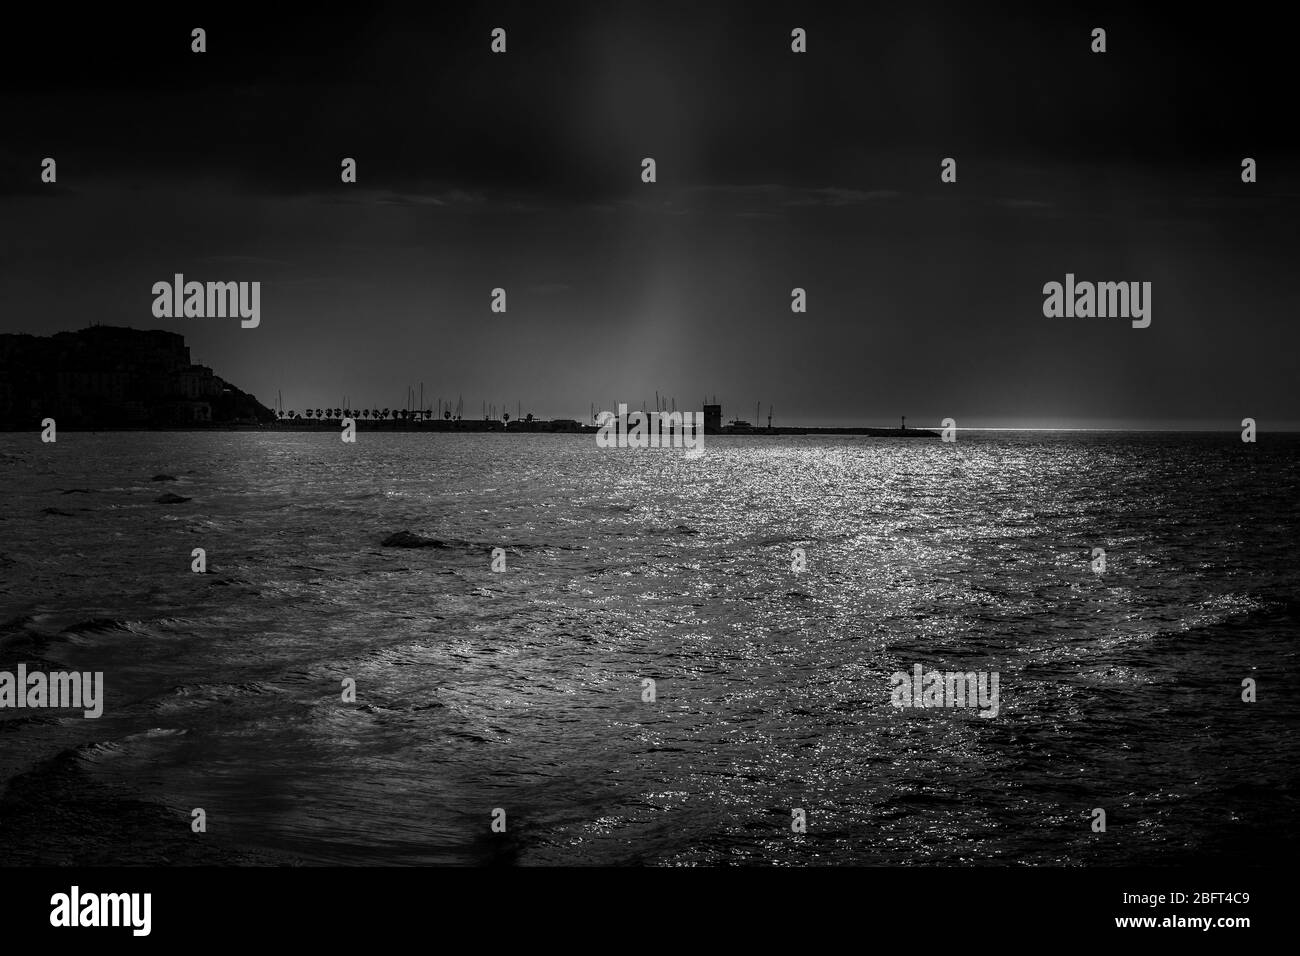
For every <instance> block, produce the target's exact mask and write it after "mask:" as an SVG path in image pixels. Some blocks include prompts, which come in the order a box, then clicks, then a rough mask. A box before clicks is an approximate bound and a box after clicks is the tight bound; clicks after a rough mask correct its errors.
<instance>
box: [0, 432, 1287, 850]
mask: <svg viewBox="0 0 1300 956" xmlns="http://www.w3.org/2000/svg"><path fill="white" fill-rule="evenodd" d="M160 472H162V473H167V474H170V475H174V476H176V477H177V478H178V479H179V480H178V481H175V482H166V483H161V482H159V483H155V482H153V481H151V480H150V479H151V477H152V476H153V475H155V474H156V473H160ZM0 483H2V485H3V504H2V505H0V669H8V670H13V669H14V668H15V667H16V665H17V663H18V662H19V661H23V662H26V663H27V665H28V668H29V670H34V669H45V670H65V669H76V670H80V671H103V672H104V674H105V681H106V685H107V689H106V697H107V700H106V704H105V713H104V716H103V717H102V718H100V719H99V720H86V719H84V718H82V717H80V716H70V715H69V713H70V712H67V711H40V712H36V711H31V710H21V711H20V710H9V709H6V710H0V780H2V781H3V782H4V783H5V784H6V789H5V791H4V795H3V798H0V862H36V861H40V862H89V863H110V862H159V861H163V860H166V861H171V862H222V861H236V862H252V861H274V862H281V861H302V862H305V863H411V864H425V863H486V862H515V863H523V864H564V863H575V864H604V863H656V864H699V863H711V864H716V863H727V862H736V863H778V864H805V863H812V864H816V863H856V864H907V863H943V864H965V863H984V862H999V863H1025V864H1051V863H1069V864H1130V863H1180V862H1187V861H1190V860H1205V859H1215V858H1220V859H1224V858H1228V857H1236V858H1246V859H1251V858H1258V859H1261V860H1262V859H1264V858H1267V857H1269V856H1272V855H1274V854H1276V853H1278V852H1281V848H1282V847H1284V846H1286V845H1290V846H1291V847H1292V848H1294V847H1295V845H1296V843H1297V825H1296V823H1295V821H1296V809H1297V806H1296V803H1297V801H1296V790H1295V783H1296V771H1295V756H1296V753H1295V747H1294V745H1293V744H1292V734H1293V732H1294V730H1295V728H1296V718H1295V714H1296V706H1297V702H1298V700H1300V694H1297V691H1296V688H1295V680H1296V677H1297V673H1296V651H1295V647H1296V637H1297V634H1298V633H1300V613H1298V611H1300V560H1298V559H1297V557H1296V541H1297V537H1298V535H1297V531H1298V530H1300V513H1298V511H1297V491H1298V490H1300V440H1298V439H1297V438H1294V437H1287V436H1284V437H1277V436H1267V435H1265V436H1262V437H1261V441H1260V443H1259V444H1257V445H1245V444H1243V443H1242V442H1241V441H1240V440H1239V439H1238V437H1237V436H1236V435H1235V433H1225V434H1224V435H1221V436H1196V435H1113V434H1112V435H1081V434H1060V433H1058V434H1047V433H1038V434H1027V433H1021V434H1006V433H1004V434H984V435H979V434H970V433H962V436H961V440H960V441H959V442H957V443H956V444H955V445H947V444H942V443H940V442H938V441H934V442H928V441H922V440H913V441H900V440H889V439H869V438H835V439H829V438H825V439H824V438H775V439H772V438H762V437H752V438H721V437H718V438H714V437H711V438H710V439H709V440H708V442H707V445H706V453H705V455H704V456H703V457H702V458H700V459H698V460H691V459H688V458H686V457H685V455H684V453H682V452H681V451H671V450H662V451H639V452H638V451H635V450H633V451H628V450H621V451H618V450H601V449H598V448H596V447H595V444H594V440H593V439H592V438H591V437H590V436H561V435H536V436H514V435H486V434H475V435H461V436H457V435H452V434H445V435H427V436H424V435H411V434H377V433H365V432H363V433H362V434H361V435H360V436H359V437H358V442H357V444H356V445H355V446H349V445H344V444H343V443H341V442H339V441H338V439H337V437H335V436H332V435H325V434H310V433H262V434H259V433H210V434H207V433H204V434H197V433H160V434H101V435H89V434H74V433H65V434H63V435H61V436H60V438H59V442H58V443H57V445H42V444H41V443H40V442H39V438H38V436H36V435H34V434H31V435H28V434H23V435H13V434H9V435H2V436H0ZM165 492H171V493H173V494H178V495H184V496H189V497H191V498H192V499H193V500H191V501H189V502H187V503H184V504H172V505H168V504H159V503H156V502H155V499H156V498H157V497H158V496H159V495H161V494H163V493H165ZM45 509H55V513H46V511H45ZM59 512H62V513H59ZM403 529H410V530H411V531H413V532H416V533H418V534H422V535H425V536H428V537H431V538H436V539H439V540H440V541H442V542H444V543H445V544H446V545H447V546H446V547H441V548H425V549H420V550H407V549H397V548H389V547H382V546H381V545H380V542H381V541H383V540H384V538H385V537H386V536H387V535H389V534H391V533H392V532H395V531H399V530H403ZM196 547H201V548H204V549H206V551H207V555H208V561H209V563H210V567H209V572H210V573H208V574H206V575H198V574H194V573H192V572H191V571H190V562H191V556H190V554H191V550H192V549H193V548H196ZM495 547H502V548H504V549H505V550H506V552H507V557H506V561H507V570H506V572H504V573H494V572H493V571H492V570H491V568H490V563H491V551H492V549H493V548H495ZM1094 547H1103V548H1105V549H1106V551H1107V570H1106V573H1104V574H1101V575H1099V574H1096V573H1094V572H1093V571H1092V569H1091V567H1090V560H1091V552H1092V549H1093V548H1094ZM795 548H803V549H804V550H805V552H806V554H807V560H808V570H807V572H806V573H803V574H799V575H796V574H794V573H792V572H791V570H790V569H791V561H792V551H793V549H795ZM914 663H920V664H923V665H925V666H926V668H927V669H928V668H930V667H934V668H938V669H961V670H984V671H998V672H999V673H1000V675H1001V702H1000V703H1001V712H1000V714H999V715H998V717H996V718H994V719H981V718H979V717H977V716H976V712H975V711H973V710H968V711H960V710H945V711H935V710H901V709H896V708H894V707H891V706H890V696H889V681H888V678H889V675H890V673H892V672H894V671H897V670H910V668H911V666H912V665H913V664H914ZM349 677H350V678H353V679H355V681H356V686H357V694H358V700H357V703H356V704H350V703H344V702H343V701H342V699H341V682H342V681H343V679H344V678H349ZM646 677H650V678H653V679H654V680H655V681H656V682H657V695H658V697H657V700H656V701H655V702H654V703H645V702H643V701H642V685H641V681H642V679H643V678H646ZM1246 677H1252V678H1255V679H1256V680H1257V681H1258V686H1259V700H1258V702H1257V703H1254V704H1247V703H1243V702H1242V700H1241V681H1242V679H1243V678H1246ZM196 807H201V808H203V809H204V810H205V811H206V814H207V825H208V832H207V833H205V834H201V835H196V834H193V833H191V830H190V819H191V816H190V812H191V810H192V809H193V808H196ZM497 807H500V808H504V809H505V810H506V814H507V826H508V831H507V833H506V834H493V833H491V832H490V829H489V825H490V823H491V813H492V810H493V808H497ZM794 807H800V808H804V809H805V810H806V811H807V814H808V827H809V832H808V833H807V835H804V836H799V835H795V834H793V833H791V832H790V821H791V808H794ZM1094 807H1102V808H1105V809H1106V810H1107V814H1108V821H1107V822H1108V828H1107V832H1106V833H1105V834H1096V833H1093V832H1092V831H1091V829H1090V821H1091V816H1090V813H1091V810H1092V809H1093V808H1094ZM1257 855H1258V856H1257Z"/></svg>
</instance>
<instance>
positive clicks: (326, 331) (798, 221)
mask: <svg viewBox="0 0 1300 956" xmlns="http://www.w3.org/2000/svg"><path fill="white" fill-rule="evenodd" d="M458 6H459V9H456V10H444V9H441V8H440V7H436V6H430V7H427V8H426V9H424V10H423V12H421V13H419V14H417V15H412V14H411V13H410V12H409V11H398V10H395V9H393V10H386V9H385V8H383V7H375V6H373V5H358V6H356V7H355V8H353V9H351V10H350V11H339V12H337V13H334V12H330V11H328V10H327V9H326V8H318V9H316V10H315V11H313V12H305V13H304V14H303V15H302V16H301V18H299V19H289V18H285V19H283V20H268V19H267V16H268V15H267V14H266V12H265V8H264V7H254V8H251V10H250V12H249V13H248V15H236V14H231V13H230V12H228V10H227V8H226V7H224V6H223V7H222V10H224V11H227V12H224V13H213V14H212V15H208V14H206V13H202V12H200V13H193V12H189V11H184V10H177V9H171V10H170V11H168V12H165V13H163V14H160V15H158V16H153V17H149V16H145V15H139V18H138V19H137V15H136V14H134V13H133V14H131V15H130V16H126V15H125V14H123V13H121V12H120V11H118V12H111V11H109V12H105V13H104V14H102V15H97V16H96V17H91V18H86V17H85V16H83V15H82V14H80V13H77V14H75V17H76V19H75V22H74V21H73V17H74V15H73V14H72V13H71V12H69V14H68V17H69V22H68V23H67V24H61V23H53V24H52V23H51V22H50V20H49V11H48V9H47V10H39V9H35V8H33V9H31V10H28V11H26V12H25V13H20V14H17V15H16V16H17V19H16V20H15V21H14V22H13V23H12V24H11V25H10V26H9V27H8V28H6V30H5V31H4V33H3V36H2V37H0V80H3V84H2V89H3V90H4V93H3V94H0V107H2V108H3V114H2V115H3V116H4V118H5V130H4V135H3V138H0V177H2V179H0V332H32V333H40V334H48V333H51V332H54V331H59V330H64V329H75V328H80V327H84V326H85V325H86V324H87V323H89V322H103V323H109V324H120V325H130V326H134V327H136V328H168V329H173V330H176V331H180V332H182V333H183V334H184V335H185V337H186V340H187V342H188V343H189V344H190V346H191V352H192V355H193V357H194V359H195V360H196V361H199V362H202V363H204V364H207V365H210V366H212V367H213V369H214V370H215V371H216V372H217V374H219V375H221V376H223V377H225V378H227V379H229V380H231V381H232V382H234V383H235V384H237V385H239V386H240V387H242V388H245V389H247V390H249V391H252V392H253V393H254V394H255V395H257V397H258V398H260V399H261V400H262V401H263V402H265V403H267V404H270V405H274V403H275V399H276V391H277V389H281V390H283V394H284V404H285V407H286V408H298V409H301V408H305V407H308V406H310V407H317V406H326V405H329V406H338V405H341V404H342V403H343V400H344V397H345V396H347V397H349V398H350V399H351V403H352V404H353V405H355V406H356V407H375V406H379V407H382V406H389V407H401V406H402V405H403V404H404V403H405V395H406V386H407V385H408V383H409V384H418V383H419V382H421V381H423V382H424V387H425V396H426V400H427V403H428V404H433V403H434V402H436V399H437V397H438V396H442V397H443V398H451V399H453V400H454V399H455V398H456V397H457V396H459V395H463V396H464V399H465V403H466V407H467V412H469V413H471V414H475V415H476V414H477V413H478V410H479V408H480V404H481V402H483V401H490V402H495V403H497V404H498V405H505V406H507V407H508V408H509V409H510V411H511V412H512V413H513V411H514V407H515V402H516V401H517V400H518V401H520V402H522V404H523V406H524V411H533V412H535V413H536V414H538V415H540V416H543V417H550V416H569V417H577V418H583V419H585V418H586V417H587V416H588V414H589V407H590V405H591V404H592V403H595V405H596V407H597V409H601V408H612V407H613V405H614V404H615V403H616V402H619V401H625V402H628V403H629V404H632V405H634V406H638V407H639V406H640V403H641V401H642V400H647V401H649V402H651V404H653V399H654V391H655V389H656V388H657V389H659V390H660V392H661V393H663V394H665V395H671V396H676V399H677V402H678V407H679V408H692V407H693V408H698V407H699V405H700V403H701V401H702V400H703V398H704V396H705V395H709V396H712V395H714V394H716V395H717V396H718V398H719V400H720V401H722V403H723V410H724V414H725V416H726V417H727V418H730V417H732V416H740V417H745V418H751V417H752V416H753V412H754V406H755V403H756V402H759V401H761V402H762V409H763V416H764V417H766V414H767V408H768V405H769V404H770V405H773V406H775V412H776V414H775V420H776V422H777V423H778V424H780V423H786V424H794V423H805V424H816V423H826V424H841V423H860V424H892V423H894V422H896V421H897V419H898V416H899V415H902V414H905V415H907V416H908V421H909V424H915V425H918V426H919V425H922V424H937V423H938V421H939V420H940V419H941V418H944V417H953V418H955V419H957V422H958V424H959V425H960V426H967V427H979V426H1015V425H1031V426H1032V425H1037V426H1051V425H1070V426H1123V425H1129V426H1135V427H1158V426H1168V425H1175V426H1182V427H1222V428H1225V429H1236V428H1238V423H1239V422H1240V420H1241V419H1242V418H1243V417H1245V416H1252V417H1254V418H1256V419H1257V420H1258V421H1259V422H1260V427H1261V428H1268V427H1300V411H1298V410H1297V407H1296V402H1295V395H1296V391H1297V390H1296V387H1295V383H1296V381H1297V380H1298V379H1300V374H1298V373H1300V368H1298V366H1300V359H1298V358H1297V354H1298V350H1297V346H1298V345H1300V334H1297V331H1296V321H1297V312H1298V311H1300V310H1298V309H1297V306H1300V293H1298V292H1297V288H1296V285H1295V283H1294V281H1293V278H1292V276H1293V274H1294V272H1295V267H1296V263H1297V252H1300V240H1298V239H1297V236H1300V229H1298V228H1297V225H1298V224H1297V217H1296V213H1297V209H1298V208H1300V207H1298V205H1297V199H1298V198H1300V176H1298V175H1297V170H1298V169H1300V166H1298V164H1297V158H1298V153H1300V151H1298V150H1297V148H1296V131H1295V121H1294V113H1295V104H1294V101H1293V93H1294V82H1293V78H1292V72H1291V71H1292V69H1293V64H1294V54H1293V53H1292V52H1290V51H1289V50H1287V48H1286V45H1285V44H1286V43H1287V42H1288V41H1289V35H1288V34H1285V33H1284V32H1283V31H1281V30H1280V29H1275V28H1271V27H1269V26H1268V25H1267V24H1265V23H1263V22H1260V21H1257V22H1250V23H1241V24H1235V23H1230V22H1224V21H1225V19H1226V18H1227V15H1226V14H1223V15H1220V16H1219V17H1217V18H1209V17H1207V18H1206V19H1205V20H1204V21H1203V22H1197V23H1182V24H1179V23H1173V22H1170V21H1166V20H1163V19H1158V18H1149V19H1145V20H1144V19H1141V18H1135V17H1134V16H1133V15H1132V14H1123V13H1107V12H1106V11H1105V10H1104V9H1103V8H1099V7H1097V6H1096V5H1093V4H1090V5H1087V6H1085V7H1082V8H1079V9H1076V10H1071V9H1069V8H1067V7H1057V5H1053V7H1054V9H1050V10H1049V9H1046V8H1044V6H1043V5H1038V6H1026V7H1024V8H1023V9H1022V10H1021V11H1020V12H1017V13H1014V14H1012V13H998V14H996V15H993V14H991V13H989V12H988V11H985V12H984V13H983V14H980V13H979V11H973V10H970V9H966V7H969V6H971V5H955V4H954V5H949V7H948V8H947V9H945V8H944V7H941V6H937V5H936V6H930V5H926V4H920V3H908V4H905V5H902V7H901V8H900V9H896V10H888V11H879V10H873V9H870V8H869V7H867V6H866V5H858V7H857V8H856V9H853V8H849V6H848V5H847V4H837V5H834V6H832V5H824V6H818V5H811V4H807V3H789V4H779V3H767V4H755V3H752V2H748V3H731V4H722V3H711V4H703V3H695V4H673V3H666V2H654V3H649V2H647V3H641V4H635V5H634V4H619V3H612V2H604V3H598V4H590V5H579V4H557V5H555V6H556V7H557V8H559V10H558V12H557V11H556V10H549V11H546V10H539V9H538V7H540V6H542V5H540V4H536V3H527V4H499V3H498V4H487V5H472V4H471V5H458ZM547 6H550V5H547ZM836 7H841V8H842V9H836ZM200 9H201V8H200ZM214 10H215V8H214ZM24 18H26V19H24ZM1238 19H1243V20H1245V19H1250V17H1248V16H1247V15H1246V14H1242V16H1241V17H1239V18H1238ZM196 26H201V27H204V28H205V29H206V30H207V44H208V52H206V53H204V54H194V53H191V52H190V43H191V40H190V31H191V29H192V28H193V27H196ZM497 26H500V27H503V28H505V29H506V30H507V44H508V52H507V53H506V54H504V55H493V54H492V53H491V52H490V51H489V42H490V37H489V33H490V31H491V29H492V28H493V27H497ZM1097 26H1100V27H1105V28H1106V29H1107V45H1108V52H1106V53H1105V54H1093V53H1091V52H1090V44H1091V37H1090V32H1091V30H1092V29H1093V28H1094V27H1097ZM794 27H803V28H805V29H806V30H807V34H808V53H806V54H803V55H796V54H794V53H792V52H791V51H790V31H791V29H793V28H794ZM45 156H51V157H54V158H55V159H56V160H57V163H58V183H57V185H54V186H50V185H45V184H42V183H41V182H40V179H39V177H40V163H41V159H42V158H43V157H45ZM345 156H347V157H354V158H355V159H356V160H357V164H358V183H357V184H355V185H345V184H343V183H341V182H340V178H339V172H340V161H341V160H342V158H343V157H345ZM647 156H648V157H653V158H654V159H655V160H656V163H657V175H658V182H656V183H654V184H644V183H642V182H641V160H642V158H643V157H647ZM1245 156H1251V157H1254V158H1255V159H1257V160H1258V163H1259V173H1258V175H1259V181H1258V182H1257V183H1255V184H1250V185H1247V184H1243V183H1242V182H1241V178H1240V163H1241V160H1242V158H1243V157H1245ZM944 157H953V158H955V159H956V160H957V182H956V183H955V184H944V183H941V182H940V176H939V172H940V160H941V159H942V158H944ZM177 272H181V273H184V274H185V276H186V278H187V279H197V280H200V281H204V280H222V281H253V280H256V281H260V282H261V283H262V298H261V311H262V316H261V325H260V327H258V328H256V329H241V328H240V327H239V323H238V321H237V320H229V319H225V320H223V319H215V318H213V319H155V318H154V317H153V315H152V312H151V305H152V302H153V296H152V293H151V291H150V290H151V287H152V285H153V283H154V282H157V281H160V280H170V279H171V277H172V275H173V274H174V273H177ZM1067 272H1071V273H1074V274H1075V275H1076V276H1077V277H1078V279H1080V280H1093V281H1146V282H1150V283H1151V284H1152V303H1151V305H1152V313H1151V318H1152V321H1151V325H1150V327H1149V328H1146V329H1134V328H1132V327H1131V325H1130V323H1129V322H1128V321H1125V320H1124V319H1120V318H1109V319H1097V318H1093V319H1079V318H1045V317H1044V315H1043V308H1042V306H1043V292H1042V288H1043V285H1044V283H1046V282H1049V281H1063V280H1064V277H1065V274H1066V273H1067ZM498 286H499V287H503V288H505V290H506V293H507V297H508V311H507V312H506V313H505V314H493V313H492V312H491V311H490V309H489V305H490V299H491V290H492V289H493V288H494V287H498ZM795 286H799V287H803V288H804V289H806V290H807V296H808V312H807V313H806V314H802V315H800V314H793V313H792V312H791V311H790V290H791V289H792V288H793V287H795Z"/></svg>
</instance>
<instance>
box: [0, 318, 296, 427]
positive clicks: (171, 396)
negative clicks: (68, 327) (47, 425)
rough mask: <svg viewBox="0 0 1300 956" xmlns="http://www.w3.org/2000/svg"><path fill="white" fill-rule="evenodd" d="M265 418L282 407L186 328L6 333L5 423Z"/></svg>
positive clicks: (0, 387) (0, 423)
mask: <svg viewBox="0 0 1300 956" xmlns="http://www.w3.org/2000/svg"><path fill="white" fill-rule="evenodd" d="M46 417H49V418H53V419H54V420H55V421H56V422H58V424H59V427H60V428H65V427H71V428H100V427H103V428H131V427H136V428H148V427H160V426H169V425H170V426H187V425H207V424H214V425H223V424H237V423H244V424H260V423H265V422H272V421H275V413H274V412H273V411H271V409H269V408H267V407H266V406H265V405H263V404H261V403H260V402H259V401H258V400H257V399H256V398H254V397H253V396H252V395H249V394H248V393H247V392H243V391H241V390H240V389H238V388H236V387H235V386H233V385H231V384H230V383H229V382H227V381H225V380H224V379H222V378H220V377H218V376H217V375H214V374H213V372H212V369H210V368H208V367H206V366H203V365H194V364H192V363H191V362H190V350H189V348H188V347H187V346H186V345H185V339H184V337H183V336H181V335H179V334H177V333H175V332H165V331H161V330H154V331H145V330H141V329H128V328H120V327H117V326H110V325H96V326H92V327H90V328H87V329H80V330H78V331H76V332H59V333H56V334H55V335H52V336H48V337H45V336H36V335H0V427H4V428H23V429H26V428H39V427H40V422H41V420H42V419H43V418H46Z"/></svg>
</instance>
